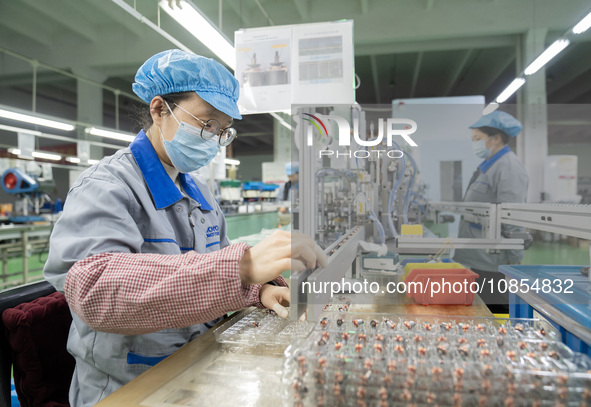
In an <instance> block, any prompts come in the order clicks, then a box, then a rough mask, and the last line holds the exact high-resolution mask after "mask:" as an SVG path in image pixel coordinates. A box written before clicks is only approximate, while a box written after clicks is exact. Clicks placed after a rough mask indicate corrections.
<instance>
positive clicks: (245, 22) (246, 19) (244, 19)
mask: <svg viewBox="0 0 591 407" xmlns="http://www.w3.org/2000/svg"><path fill="white" fill-rule="evenodd" d="M295 1H296V2H297V1H298V0H295ZM228 4H230V7H231V8H232V10H234V12H235V13H236V15H237V16H238V19H239V21H240V26H244V27H251V26H252V20H251V19H250V16H248V15H247V13H246V12H244V10H242V7H241V6H239V5H238V4H237V2H235V1H232V0H230V1H228ZM240 4H241V5H242V2H240Z"/></svg>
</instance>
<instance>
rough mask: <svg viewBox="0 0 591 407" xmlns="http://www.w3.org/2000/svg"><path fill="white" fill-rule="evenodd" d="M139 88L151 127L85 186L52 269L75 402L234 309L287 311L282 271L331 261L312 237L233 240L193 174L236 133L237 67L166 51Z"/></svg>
mask: <svg viewBox="0 0 591 407" xmlns="http://www.w3.org/2000/svg"><path fill="white" fill-rule="evenodd" d="M133 90H134V92H135V93H136V94H137V95H138V96H139V97H140V98H141V99H142V100H144V101H145V102H146V103H148V104H149V105H150V108H149V115H148V118H149V120H150V121H151V123H147V124H145V125H144V129H143V130H142V131H140V132H139V134H138V135H137V137H136V138H135V140H134V141H133V142H132V143H131V144H130V146H129V148H124V149H122V150H120V151H118V152H117V153H115V154H114V155H112V156H110V157H106V158H104V159H103V160H101V161H100V162H99V163H98V164H96V165H94V166H92V167H91V168H89V169H88V170H86V171H85V172H84V173H82V175H81V176H80V177H79V178H78V180H77V181H76V182H75V183H74V185H73V186H72V188H71V189H70V191H69V193H68V198H67V201H66V205H65V207H64V212H63V214H62V216H61V218H60V219H59V220H58V222H57V223H56V225H55V228H54V230H53V233H52V235H51V241H50V251H49V258H48V260H47V263H46V265H45V269H44V274H45V277H46V279H47V280H48V281H49V282H51V283H52V284H53V285H54V286H55V287H56V289H57V290H58V291H62V292H64V293H65V295H66V299H67V301H68V304H69V306H70V308H71V310H72V311H73V312H72V316H73V323H72V326H71V328H70V335H69V339H68V351H69V352H70V353H71V354H72V355H73V356H74V358H75V359H76V369H75V372H74V376H73V378H72V384H71V388H70V403H71V405H72V406H74V407H78V406H91V405H94V404H95V403H97V402H98V401H99V400H101V399H103V398H104V397H106V396H107V395H109V394H110V393H112V392H113V391H115V390H117V389H118V388H119V387H121V386H122V385H124V384H125V383H127V382H129V381H130V380H132V379H133V378H135V377H136V376H138V375H139V374H141V373H142V372H144V371H146V370H147V369H148V368H149V367H150V366H152V365H154V364H156V363H157V362H159V361H160V360H162V359H164V358H165V357H166V356H168V355H170V354H171V353H173V352H174V351H175V350H177V349H179V348H180V347H181V346H183V345H184V344H186V343H187V342H189V341H191V340H192V339H194V338H195V337H196V336H197V335H199V334H201V333H203V332H204V331H206V330H207V329H209V328H210V327H211V326H213V325H214V324H215V323H216V322H218V321H219V320H220V317H222V316H223V315H224V314H225V313H226V312H229V311H233V310H238V309H241V308H244V307H246V306H250V305H256V306H259V307H267V308H275V309H277V310H278V311H279V313H282V314H286V313H287V311H286V310H285V309H284V308H282V307H279V308H277V304H278V303H280V304H282V305H287V304H288V303H289V289H288V288H287V287H286V286H287V285H286V284H285V280H283V278H281V277H280V274H281V272H283V271H285V270H289V269H292V270H298V269H300V270H301V269H304V268H305V267H306V266H307V267H311V268H313V267H315V266H316V263H317V261H318V262H321V263H324V262H325V257H324V254H323V253H322V251H321V250H320V249H319V247H318V246H316V245H315V244H314V242H313V241H312V240H311V239H309V238H307V237H303V236H300V235H298V236H295V235H294V236H292V235H290V234H289V233H287V232H276V233H275V234H274V235H272V236H271V237H269V238H267V239H265V240H263V241H262V242H261V243H260V244H258V245H256V246H254V247H252V248H251V247H250V246H248V245H246V244H230V242H229V240H228V238H227V236H226V223H225V220H224V216H223V214H222V211H221V210H220V208H219V206H218V204H217V203H216V200H215V199H214V197H213V196H212V195H211V193H210V192H209V190H208V188H207V184H206V183H205V182H204V181H203V180H202V179H200V178H198V177H196V176H194V175H192V174H189V173H190V172H192V171H195V170H198V169H199V168H200V167H202V166H204V165H207V164H208V163H209V162H210V161H211V160H212V159H213V157H214V156H215V155H216V153H217V152H218V149H219V147H220V146H224V145H228V144H230V143H231V142H232V140H233V139H234V138H235V137H236V131H235V130H234V129H233V128H232V127H231V126H232V119H240V118H241V116H240V114H239V112H238V108H237V106H236V101H237V99H238V81H236V79H234V77H233V76H232V75H231V74H230V72H229V71H228V70H226V69H225V68H224V67H223V66H222V65H220V64H219V63H217V62H215V61H213V60H211V59H208V58H204V57H201V56H197V55H194V54H190V53H187V52H183V51H180V50H169V51H165V52H161V53H159V54H156V55H154V56H153V57H151V58H150V59H148V60H147V61H146V62H145V63H144V64H143V65H142V66H141V67H140V68H139V70H138V72H137V74H136V77H135V83H134V84H133ZM268 282H270V283H269V284H267V283H268ZM283 316H285V315H283Z"/></svg>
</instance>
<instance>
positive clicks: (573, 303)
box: [499, 265, 591, 356]
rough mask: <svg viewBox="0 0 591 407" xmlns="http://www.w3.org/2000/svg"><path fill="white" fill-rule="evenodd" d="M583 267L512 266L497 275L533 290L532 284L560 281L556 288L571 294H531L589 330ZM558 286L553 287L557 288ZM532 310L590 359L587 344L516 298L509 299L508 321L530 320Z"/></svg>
mask: <svg viewBox="0 0 591 407" xmlns="http://www.w3.org/2000/svg"><path fill="white" fill-rule="evenodd" d="M581 267H583V266H570V265H569V266H560V265H547V266H544V265H537V266H534V265H512V266H500V267H499V271H500V272H501V273H503V274H505V275H506V276H508V277H511V278H514V279H516V280H519V281H522V282H524V283H525V284H527V285H529V286H530V288H531V287H533V285H534V282H535V281H536V280H537V281H538V287H539V286H541V284H540V282H542V281H544V280H550V281H553V282H554V280H560V282H561V284H560V286H561V287H562V288H563V289H564V288H567V287H570V290H569V291H572V293H564V292H562V293H558V292H556V290H555V289H550V290H549V291H550V292H547V293H544V292H543V291H542V290H539V291H538V292H536V293H534V295H535V296H536V297H537V298H540V299H541V300H543V301H545V302H546V303H548V304H551V305H552V306H554V307H555V308H556V309H558V310H559V311H561V312H562V313H563V314H565V315H566V316H567V317H569V318H571V319H573V320H575V321H577V322H578V323H579V324H581V325H582V326H584V327H585V328H587V329H589V330H591V294H590V291H589V290H590V288H591V282H589V279H588V277H587V276H584V275H582V274H581V272H580V270H581ZM526 279H527V280H529V281H527V282H525V280H526ZM567 280H572V287H571V286H570V283H565V282H566V281H567ZM558 286H559V284H556V285H554V287H558ZM534 309H535V310H536V311H537V312H539V313H540V314H541V315H543V316H544V318H546V319H548V320H549V321H550V322H551V323H552V324H553V325H554V326H555V327H557V328H558V330H559V331H560V333H561V335H562V341H563V342H564V343H565V344H566V345H567V346H568V347H570V348H571V349H572V350H574V351H576V352H581V353H585V354H587V355H589V356H591V346H590V344H588V343H586V342H584V341H582V340H581V339H580V338H579V337H577V336H576V335H574V334H573V333H571V332H569V331H567V330H566V329H565V328H563V327H562V326H560V325H559V324H558V323H556V322H555V321H553V320H552V319H551V318H550V317H549V316H548V315H545V314H544V313H543V312H540V310H539V309H538V308H536V304H528V303H527V302H525V301H524V300H523V299H522V298H520V297H519V296H518V295H517V294H510V295H509V311H510V316H511V318H531V316H532V315H533V310H534Z"/></svg>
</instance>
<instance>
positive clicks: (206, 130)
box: [174, 103, 237, 147]
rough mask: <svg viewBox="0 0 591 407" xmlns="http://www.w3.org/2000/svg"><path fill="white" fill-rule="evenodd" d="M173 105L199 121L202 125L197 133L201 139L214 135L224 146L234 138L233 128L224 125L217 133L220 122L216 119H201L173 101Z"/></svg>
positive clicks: (234, 131) (234, 130)
mask: <svg viewBox="0 0 591 407" xmlns="http://www.w3.org/2000/svg"><path fill="white" fill-rule="evenodd" d="M174 105H175V106H176V107H178V108H179V109H181V110H182V111H183V112H185V113H187V114H188V115H190V116H191V117H192V118H193V119H195V120H197V121H198V122H199V123H201V126H202V127H201V133H200V134H199V135H200V136H201V138H202V139H203V140H213V139H214V137H217V141H218V143H219V145H220V146H222V147H225V146H228V145H230V143H232V141H234V139H235V138H236V136H237V133H236V129H235V128H233V127H226V128H225V129H222V130H221V133H220V134H219V135H218V133H219V132H220V127H221V124H220V122H218V121H217V120H216V119H209V120H208V121H203V120H201V119H200V118H198V117H196V116H194V115H193V114H191V113H189V112H188V111H187V110H185V109H184V108H182V107H181V106H179V105H177V104H176V103H174Z"/></svg>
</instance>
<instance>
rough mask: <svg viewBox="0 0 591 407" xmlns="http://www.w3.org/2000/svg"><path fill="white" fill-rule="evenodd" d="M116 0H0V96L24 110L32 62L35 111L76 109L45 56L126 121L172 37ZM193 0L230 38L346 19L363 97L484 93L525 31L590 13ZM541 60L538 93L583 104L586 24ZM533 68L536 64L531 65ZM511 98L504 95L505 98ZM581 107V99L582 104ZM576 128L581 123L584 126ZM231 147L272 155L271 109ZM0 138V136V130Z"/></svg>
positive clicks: (150, 3) (588, 47)
mask: <svg viewBox="0 0 591 407" xmlns="http://www.w3.org/2000/svg"><path fill="white" fill-rule="evenodd" d="M117 1H121V0H114V1H109V0H76V1H72V0H45V1H39V0H10V1H9V0H0V51H1V52H0V103H1V104H4V105H9V106H15V107H19V108H22V109H27V110H30V109H31V106H32V96H31V95H32V93H33V80H32V78H33V64H31V63H30V60H36V61H39V62H40V63H41V64H42V65H40V66H38V67H37V68H36V77H37V87H36V92H37V99H36V110H37V111H39V112H43V113H47V114H52V115H55V116H58V117H63V118H68V119H73V120H76V119H77V114H78V113H77V98H78V96H79V94H78V88H77V81H76V79H74V78H73V77H72V76H66V75H63V74H60V73H56V72H54V71H52V70H50V69H47V66H51V67H55V68H58V69H60V70H62V71H64V72H66V73H70V74H74V75H77V76H81V77H85V78H87V79H90V80H92V81H94V82H98V83H101V84H103V85H106V86H108V87H110V88H111V90H105V91H104V92H103V96H104V98H103V116H104V125H105V126H107V127H114V126H115V96H114V94H113V91H112V90H113V89H117V90H120V91H121V92H122V93H121V96H120V97H119V112H120V114H119V123H120V128H121V129H123V130H132V127H133V125H132V120H131V118H130V116H131V115H132V114H133V112H134V109H135V107H137V106H139V105H141V103H140V102H138V100H137V99H135V98H133V97H128V96H127V95H130V96H131V94H132V92H131V83H132V82H133V77H134V74H135V71H136V70H137V68H138V66H139V65H141V63H142V62H144V61H145V60H146V59H147V58H148V57H149V56H151V55H153V54H154V53H156V52H159V51H161V50H164V49H169V48H173V47H174V45H173V44H172V43H171V42H169V41H168V40H167V39H165V38H164V37H162V36H161V35H160V34H158V33H156V32H155V31H154V30H153V29H151V28H150V27H149V26H148V25H146V24H145V23H142V22H141V21H139V20H138V19H136V18H134V17H132V16H131V15H130V14H128V13H127V12H126V11H124V10H123V9H122V8H121V7H120V6H119V5H117V4H116V3H117ZM194 3H195V4H196V5H197V6H198V7H199V8H200V9H201V10H202V11H203V12H204V13H205V14H206V15H207V16H208V17H209V19H210V20H211V21H213V22H214V23H215V24H217V25H218V26H220V27H221V29H222V31H223V32H224V33H225V34H226V36H227V37H228V38H230V39H231V40H233V37H234V31H235V30H237V29H239V28H251V27H263V26H272V25H286V24H301V23H312V22H323V21H334V20H339V19H353V20H354V49H355V72H356V74H357V75H358V77H359V79H360V86H359V88H358V89H357V92H356V98H357V101H358V102H359V103H360V104H361V105H367V104H376V103H379V104H386V105H387V104H389V103H391V101H392V100H393V99H401V98H421V97H443V96H460V95H484V96H485V98H486V101H487V102H489V101H491V100H493V99H494V98H495V97H496V96H497V95H498V94H499V93H500V92H501V91H502V90H503V89H504V88H505V87H506V86H507V84H508V83H509V82H510V81H511V80H512V79H513V78H514V77H515V75H516V74H518V73H519V72H521V71H522V68H523V66H524V65H525V64H527V63H528V62H529V61H520V59H521V57H520V51H519V50H520V49H521V47H523V44H524V38H525V36H526V34H527V33H530V34H529V35H533V36H534V37H535V36H537V37H538V38H542V39H543V41H544V42H545V43H546V44H547V45H548V44H550V43H552V42H553V41H554V40H555V39H556V38H558V37H559V36H560V35H562V34H563V33H564V32H565V31H566V30H568V29H569V28H572V26H573V25H574V24H576V23H577V22H578V21H579V20H580V19H581V18H582V17H583V16H584V15H585V14H586V13H588V12H589V11H590V6H589V2H588V0H563V1H556V0H520V1H514V0H322V1H313V0H202V1H194ZM127 4H129V5H130V6H135V7H136V10H137V11H138V12H139V13H140V14H142V15H143V16H145V17H146V18H148V19H149V20H150V21H152V22H154V23H158V19H160V26H161V28H162V29H164V30H165V31H166V32H168V33H169V34H171V35H172V36H174V37H175V38H176V39H178V40H179V41H181V42H182V43H184V44H185V45H187V46H188V47H189V48H190V49H192V50H193V51H194V52H195V53H198V54H202V55H205V56H210V57H214V55H213V53H212V52H211V51H210V50H208V49H207V48H205V47H204V46H203V45H202V44H201V43H200V42H198V41H197V40H195V39H194V38H193V37H192V36H191V35H190V34H188V33H187V32H186V31H185V30H184V29H183V28H181V27H180V26H178V24H177V23H176V22H174V21H173V20H171V19H170V18H169V17H168V16H167V15H166V14H165V13H161V14H160V15H159V13H158V7H157V4H158V3H157V1H156V0H127ZM579 37H580V38H577V39H576V41H575V42H574V43H573V44H571V46H569V47H568V48H567V49H566V50H565V51H564V52H563V53H562V54H561V55H560V56H559V58H557V59H556V60H555V61H553V62H552V63H551V64H550V65H548V66H547V69H546V72H545V75H546V90H547V100H548V103H552V104H589V105H591V57H590V56H591V30H589V32H587V33H586V34H583V35H581V36H579ZM539 74H543V73H542V72H540V73H539ZM515 100H516V99H515V97H513V98H512V99H510V100H509V101H508V102H509V103H515ZM589 105H587V106H586V108H588V107H589ZM553 126H554V130H552V128H553V127H552V126H551V131H550V135H551V142H552V140H553V139H556V138H557V137H559V138H560V139H561V140H562V141H564V140H571V141H573V142H574V141H581V140H583V139H585V140H586V141H591V136H589V135H588V134H589V131H588V128H589V126H588V124H587V125H585V124H582V127H581V126H578V127H577V126H564V125H559V126H558V127H556V125H553ZM585 126H586V127H585ZM237 128H238V130H239V132H240V134H241V135H242V137H240V138H239V139H238V140H237V142H236V143H235V147H236V149H237V150H236V151H240V152H241V153H272V151H273V146H272V140H273V136H272V134H273V118H272V117H271V116H269V115H268V114H262V115H251V116H246V117H245V119H244V120H243V121H242V122H240V123H239V124H238V125H237ZM0 136H1V134H0Z"/></svg>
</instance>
